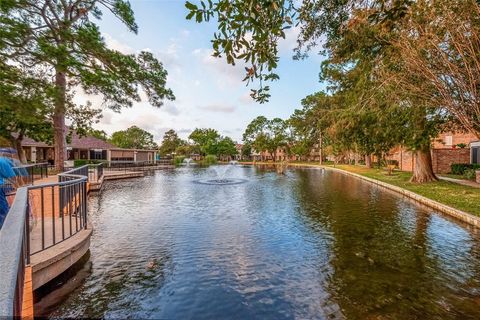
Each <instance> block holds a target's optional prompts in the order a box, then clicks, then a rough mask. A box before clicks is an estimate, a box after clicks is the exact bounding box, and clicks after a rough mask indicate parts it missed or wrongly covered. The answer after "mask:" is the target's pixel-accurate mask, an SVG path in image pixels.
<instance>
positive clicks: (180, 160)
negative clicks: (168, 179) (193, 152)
mask: <svg viewBox="0 0 480 320" xmlns="http://www.w3.org/2000/svg"><path fill="white" fill-rule="evenodd" d="M183 160H185V157H184V156H176V157H175V158H173V163H174V164H175V165H176V166H179V165H181V164H182V163H183Z"/></svg>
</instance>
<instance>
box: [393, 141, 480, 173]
mask: <svg viewBox="0 0 480 320" xmlns="http://www.w3.org/2000/svg"><path fill="white" fill-rule="evenodd" d="M386 158H387V159H388V160H396V161H397V162H398V167H399V169H400V170H402V171H413V168H414V166H415V159H414V157H413V155H412V152H410V151H408V150H407V149H406V148H404V147H401V146H398V147H396V148H394V149H392V150H391V151H390V153H389V155H388V156H387V157H386ZM454 163H480V141H478V138H477V137H476V136H475V135H473V134H469V133H457V132H443V133H441V134H439V135H438V136H437V137H436V138H435V139H433V141H432V164H433V171H434V172H435V173H449V172H450V166H451V165H452V164H454Z"/></svg>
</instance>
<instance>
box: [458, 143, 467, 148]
mask: <svg viewBox="0 0 480 320" xmlns="http://www.w3.org/2000/svg"><path fill="white" fill-rule="evenodd" d="M457 147H459V148H460V149H465V148H466V147H467V145H466V144H465V143H459V144H457Z"/></svg>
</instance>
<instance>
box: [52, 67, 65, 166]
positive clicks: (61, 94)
mask: <svg viewBox="0 0 480 320" xmlns="http://www.w3.org/2000/svg"><path fill="white" fill-rule="evenodd" d="M55 87H56V89H57V97H56V99H55V111H54V114H53V130H54V147H55V169H57V170H58V171H60V172H62V171H63V169H64V167H65V160H66V153H67V142H66V134H65V102H66V93H67V78H66V76H65V72H63V71H58V70H57V72H56V74H55Z"/></svg>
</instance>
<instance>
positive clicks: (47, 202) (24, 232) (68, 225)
mask: <svg viewBox="0 0 480 320" xmlns="http://www.w3.org/2000/svg"><path fill="white" fill-rule="evenodd" d="M88 175H89V167H88V166H84V167H80V168H76V169H74V170H70V171H68V172H65V173H62V174H59V175H58V176H59V181H58V182H55V183H49V184H42V185H35V186H34V185H30V186H28V187H20V188H18V189H17V192H16V196H15V200H14V202H13V205H12V207H11V208H10V210H9V212H8V215H7V217H6V219H5V222H4V225H3V227H2V229H0V284H1V285H0V319H1V318H4V317H5V318H11V317H13V316H15V317H18V316H20V313H21V310H20V309H21V304H22V299H23V282H24V275H25V267H26V266H27V265H28V264H29V263H30V257H31V256H32V255H34V254H36V253H39V252H41V251H43V250H46V249H48V248H51V247H53V246H55V245H56V244H58V243H60V242H63V241H65V240H67V239H69V238H70V237H72V236H74V235H75V234H76V233H78V232H80V231H81V230H83V229H86V228H87V223H88V221H87V181H88Z"/></svg>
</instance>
